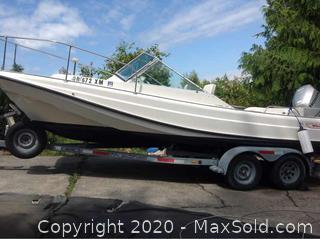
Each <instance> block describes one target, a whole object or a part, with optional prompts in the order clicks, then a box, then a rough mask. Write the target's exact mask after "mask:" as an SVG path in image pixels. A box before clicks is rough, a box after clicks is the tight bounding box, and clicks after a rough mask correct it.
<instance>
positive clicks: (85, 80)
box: [72, 76, 103, 85]
mask: <svg viewBox="0 0 320 239" xmlns="http://www.w3.org/2000/svg"><path fill="white" fill-rule="evenodd" d="M72 80H73V81H75V82H79V83H85V84H93V85H103V80H102V79H95V78H91V77H85V76H74V77H72Z"/></svg>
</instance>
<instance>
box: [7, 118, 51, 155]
mask: <svg viewBox="0 0 320 239" xmlns="http://www.w3.org/2000/svg"><path fill="white" fill-rule="evenodd" d="M5 143H6V148H7V149H8V150H9V152H10V153H11V154H13V155H14V156H16V157H18V158H23V159H27V158H33V157H35V156H37V155H38V154H40V153H41V152H42V150H43V149H44V148H45V146H46V144H47V134H46V132H45V131H44V130H42V129H40V128H37V127H35V126H34V125H32V123H23V122H18V123H16V124H15V125H13V126H12V127H10V128H9V130H8V132H7V134H6V137H5Z"/></svg>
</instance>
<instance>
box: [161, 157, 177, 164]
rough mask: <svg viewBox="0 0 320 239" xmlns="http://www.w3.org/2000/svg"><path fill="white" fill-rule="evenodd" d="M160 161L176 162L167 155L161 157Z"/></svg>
mask: <svg viewBox="0 0 320 239" xmlns="http://www.w3.org/2000/svg"><path fill="white" fill-rule="evenodd" d="M158 161H159V162H165V163H174V161H175V159H173V158H166V157H159V158H158Z"/></svg>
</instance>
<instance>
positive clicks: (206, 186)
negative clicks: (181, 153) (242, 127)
mask: <svg viewBox="0 0 320 239" xmlns="http://www.w3.org/2000/svg"><path fill="white" fill-rule="evenodd" d="M0 178H1V180H0V194H1V193H19V194H22V195H35V196H34V197H41V196H42V195H52V196H55V195H65V194H67V195H68V197H69V198H72V197H90V198H101V199H119V200H121V201H123V202H129V201H138V202H140V203H144V204H151V205H154V206H165V207H170V208H175V209H184V210H190V211H194V212H199V213H200V212H201V213H207V214H213V215H217V216H222V217H225V218H231V219H232V218H244V219H246V220H247V221H250V220H254V219H257V220H265V219H269V220H270V221H271V225H272V224H273V223H276V222H280V221H281V222H283V223H289V222H291V223H296V222H310V223H312V222H313V224H314V226H313V232H314V233H317V234H319V235H320V225H319V221H318V220H320V205H319V201H320V183H319V181H318V180H316V179H310V180H308V182H307V183H306V185H305V186H304V187H303V188H301V189H300V190H294V191H280V190H276V189H274V188H272V186H271V185H270V184H268V182H263V183H262V186H260V187H259V188H258V189H256V190H253V191H248V192H242V191H235V190H231V189H229V188H227V186H226V185H225V184H224V182H223V179H222V178H221V177H219V176H218V175H214V174H213V173H212V172H211V171H209V170H208V169H207V168H206V167H198V168H197V167H192V166H181V165H180V166H179V165H164V164H151V163H147V162H131V161H127V160H123V159H121V160H110V159H104V158H94V157H93V158H79V157H37V158H34V159H29V160H21V159H17V158H14V157H12V156H8V155H0ZM14 203H15V202H10V205H13V204H14ZM16 203H17V204H19V203H20V202H18V201H17V202H16ZM2 205H5V203H3V202H2V203H1V204H0V215H3V214H4V213H7V214H8V213H9V212H8V209H7V207H1V206H2Z"/></svg>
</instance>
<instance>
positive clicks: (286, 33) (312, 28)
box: [240, 0, 320, 104]
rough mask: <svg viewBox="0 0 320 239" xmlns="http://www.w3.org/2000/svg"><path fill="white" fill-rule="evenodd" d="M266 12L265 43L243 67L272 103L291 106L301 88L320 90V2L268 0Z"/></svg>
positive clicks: (247, 55) (247, 56) (248, 55)
mask: <svg viewBox="0 0 320 239" xmlns="http://www.w3.org/2000/svg"><path fill="white" fill-rule="evenodd" d="M263 13H264V17H265V20H266V24H265V25H264V26H263V28H264V30H263V32H261V33H259V34H257V36H259V37H263V38H265V40H266V41H265V44H264V45H263V46H261V45H253V46H252V48H251V50H250V52H246V53H243V55H242V57H241V59H240V67H241V68H242V69H243V71H244V73H248V74H250V75H251V77H252V80H253V83H254V86H255V88H256V89H257V90H258V91H259V92H260V93H261V94H263V95H265V96H268V97H267V99H266V100H270V99H271V102H268V103H272V104H290V101H291V98H292V95H293V93H294V91H295V90H296V89H297V88H298V87H300V86H301V85H303V84H312V85H314V86H315V87H318V88H319V87H320V81H319V76H320V1H307V0H267V5H266V6H265V7H264V8H263ZM268 98H269V99H268ZM265 103H266V102H265Z"/></svg>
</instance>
